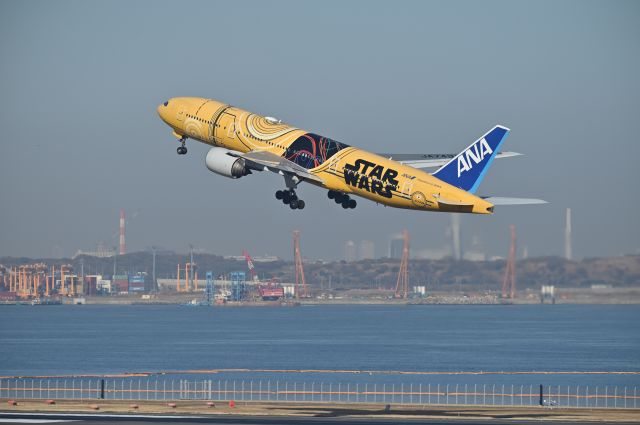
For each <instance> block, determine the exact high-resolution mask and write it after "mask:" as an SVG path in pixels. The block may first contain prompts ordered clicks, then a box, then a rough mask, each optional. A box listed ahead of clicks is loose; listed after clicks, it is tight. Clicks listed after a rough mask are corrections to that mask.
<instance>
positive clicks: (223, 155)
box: [204, 148, 251, 179]
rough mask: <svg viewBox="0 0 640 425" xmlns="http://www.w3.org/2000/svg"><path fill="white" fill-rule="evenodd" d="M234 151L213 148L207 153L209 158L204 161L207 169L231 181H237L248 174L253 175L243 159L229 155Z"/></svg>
mask: <svg viewBox="0 0 640 425" xmlns="http://www.w3.org/2000/svg"><path fill="white" fill-rule="evenodd" d="M231 152H232V151H230V150H228V149H224V148H211V149H209V152H207V157H206V159H205V160H204V162H205V164H206V165H207V168H208V169H209V170H210V171H213V172H214V173H216V174H220V175H221V176H225V177H229V178H231V179H237V178H240V177H242V176H246V175H247V174H251V170H249V169H248V168H247V167H246V165H245V160H244V159H243V158H237V157H235V156H231V155H229V153H231Z"/></svg>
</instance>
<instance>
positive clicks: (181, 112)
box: [176, 105, 186, 121]
mask: <svg viewBox="0 0 640 425" xmlns="http://www.w3.org/2000/svg"><path fill="white" fill-rule="evenodd" d="M185 109H186V107H185V106H184V105H180V106H179V107H178V114H177V116H176V119H177V120H178V121H183V120H184V111H185Z"/></svg>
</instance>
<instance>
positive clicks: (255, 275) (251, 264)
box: [242, 249, 258, 282]
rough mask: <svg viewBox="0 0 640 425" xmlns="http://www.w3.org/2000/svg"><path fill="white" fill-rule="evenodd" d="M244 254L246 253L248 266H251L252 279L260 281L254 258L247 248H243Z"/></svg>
mask: <svg viewBox="0 0 640 425" xmlns="http://www.w3.org/2000/svg"><path fill="white" fill-rule="evenodd" d="M242 255H244V258H245V260H247V267H248V268H249V274H250V275H251V280H252V281H254V282H257V281H258V275H257V274H256V268H255V267H254V266H253V259H252V258H251V256H250V255H249V253H248V252H247V250H246V249H243V250H242Z"/></svg>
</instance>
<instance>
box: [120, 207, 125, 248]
mask: <svg viewBox="0 0 640 425" xmlns="http://www.w3.org/2000/svg"><path fill="white" fill-rule="evenodd" d="M119 252H120V255H124V254H125V252H126V249H125V246H124V210H122V209H121V210H120V251H119Z"/></svg>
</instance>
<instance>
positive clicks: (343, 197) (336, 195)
mask: <svg viewBox="0 0 640 425" xmlns="http://www.w3.org/2000/svg"><path fill="white" fill-rule="evenodd" d="M327 196H328V197H329V199H333V200H334V201H335V202H336V204H342V208H344V209H347V208H351V209H353V208H355V207H356V205H357V203H356V200H355V199H351V198H350V197H349V195H347V194H345V193H342V192H336V191H335V190H330V191H329V192H327Z"/></svg>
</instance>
